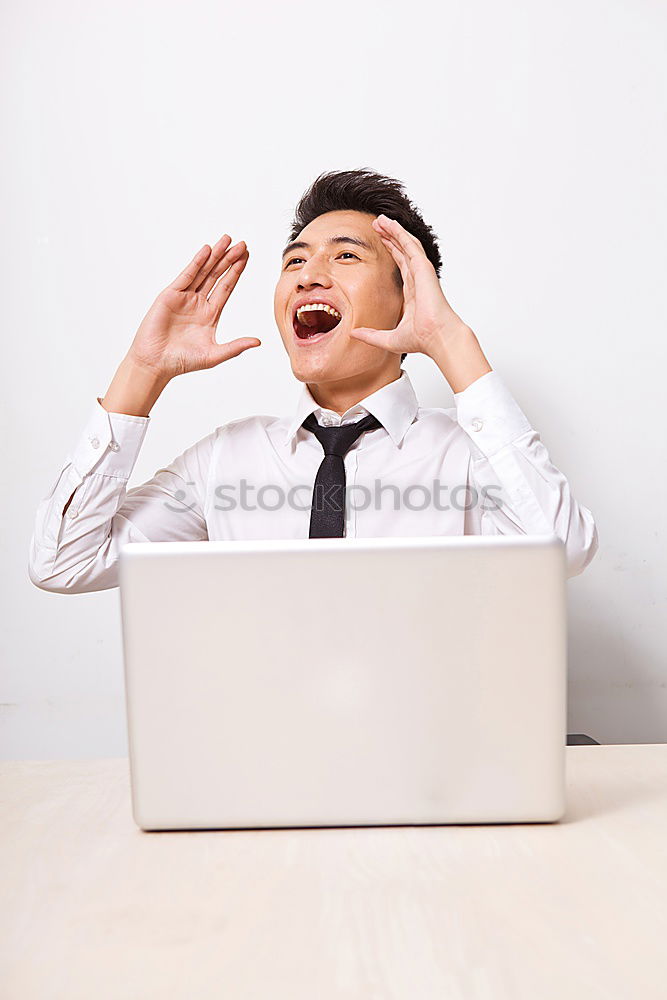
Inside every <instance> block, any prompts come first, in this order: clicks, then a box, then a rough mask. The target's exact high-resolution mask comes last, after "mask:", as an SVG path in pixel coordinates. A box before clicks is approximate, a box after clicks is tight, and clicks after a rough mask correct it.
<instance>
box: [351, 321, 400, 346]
mask: <svg viewBox="0 0 667 1000" xmlns="http://www.w3.org/2000/svg"><path fill="white" fill-rule="evenodd" d="M392 333H393V330H373V329H371V328H370V327H367V326H357V327H355V328H354V329H353V330H350V336H351V337H354V338H355V339H356V340H363V342H364V343H365V344H370V345H371V347H381V348H382V349H383V350H385V351H391V350H393V348H392V347H390V346H389V344H388V342H387V338H388V337H389V336H390V334H392Z"/></svg>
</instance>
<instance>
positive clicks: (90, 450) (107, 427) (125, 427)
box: [69, 396, 151, 479]
mask: <svg viewBox="0 0 667 1000" xmlns="http://www.w3.org/2000/svg"><path fill="white" fill-rule="evenodd" d="M102 398H103V397H102V396H97V397H96V400H95V403H94V404H93V407H92V410H91V411H90V415H89V417H88V420H87V422H86V425H85V427H84V430H83V432H82V434H81V436H80V437H79V440H78V442H77V444H76V446H75V448H74V451H73V452H71V455H70V458H69V460H70V462H71V463H72V465H73V466H74V468H75V469H76V471H77V472H78V474H79V476H81V477H82V478H83V476H87V475H88V474H89V473H90V472H95V473H96V474H97V475H100V476H114V477H115V478H116V479H129V478H130V475H131V473H132V469H133V468H134V465H135V462H136V460H137V457H138V455H139V451H140V449H141V445H142V444H143V440H144V437H145V436H146V431H147V430H148V424H149V421H150V419H151V418H150V417H136V416H131V415H130V414H128V413H109V412H108V411H107V410H105V408H104V407H103V406H102V403H101V402H100V400H101V399H102Z"/></svg>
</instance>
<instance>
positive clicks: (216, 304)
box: [208, 247, 250, 319]
mask: <svg viewBox="0 0 667 1000" xmlns="http://www.w3.org/2000/svg"><path fill="white" fill-rule="evenodd" d="M249 256H250V251H249V250H248V248H247V247H246V249H245V250H244V251H243V253H242V255H241V256H240V257H239V258H238V260H235V261H234V263H233V264H232V265H231V267H230V268H229V269H228V270H227V272H226V273H225V274H224V275H223V277H222V278H220V280H219V281H218V283H217V285H216V286H215V288H214V289H213V291H212V292H211V294H210V295H209V297H208V301H209V302H210V303H211V305H212V306H213V308H214V309H215V312H216V316H217V318H218V319H219V318H220V313H221V312H222V310H223V309H224V307H225V303H226V302H227V299H228V298H229V296H230V295H231V294H232V292H233V290H234V288H235V286H236V282H237V281H238V280H239V278H240V276H241V272H242V271H243V268H244V267H245V266H246V264H247V262H248V257H249Z"/></svg>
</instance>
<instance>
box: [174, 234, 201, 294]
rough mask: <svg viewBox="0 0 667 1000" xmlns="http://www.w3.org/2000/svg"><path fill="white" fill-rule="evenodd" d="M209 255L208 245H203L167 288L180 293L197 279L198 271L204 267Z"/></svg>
mask: <svg viewBox="0 0 667 1000" xmlns="http://www.w3.org/2000/svg"><path fill="white" fill-rule="evenodd" d="M210 253H211V248H210V246H209V245H208V243H205V244H204V246H203V247H202V248H201V250H198V251H197V253H196V254H195V255H194V257H193V258H192V260H191V261H190V263H189V264H188V266H187V267H185V268H184V269H183V270H182V271H181V273H180V274H179V276H178V277H177V278H174V280H173V281H172V283H171V284H170V285H168V286H167V287H168V288H173V289H174V290H175V291H177V292H182V291H184V289H186V288H187V287H188V286H189V285H190V284H191V282H192V281H194V279H195V278H196V277H197V275H198V274H199V271H200V270H201V268H202V267H203V266H204V264H205V263H206V261H207V260H208V257H209V255H210Z"/></svg>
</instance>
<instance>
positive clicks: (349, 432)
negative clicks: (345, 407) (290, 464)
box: [302, 413, 382, 458]
mask: <svg viewBox="0 0 667 1000" xmlns="http://www.w3.org/2000/svg"><path fill="white" fill-rule="evenodd" d="M302 427H305V428H306V430H308V431H312V432H313V434H314V435H315V437H316V438H317V440H318V441H319V442H320V444H321V445H322V447H323V448H324V454H325V455H338V457H339V458H343V457H344V455H345V454H346V453H347V452H348V451H349V450H350V448H351V447H352V445H353V444H354V442H355V441H356V440H357V438H358V437H359V436H360V435H361V434H363V433H364V431H370V430H374V428H376V427H382V424H381V423H380V421H379V420H378V419H377V417H374V416H373V414H372V413H369V414H368V416H367V417H364V418H363V420H357V421H356V423H352V424H341V425H340V427H322V426H320V424H318V422H317V420H316V419H315V415H314V414H313V413H311V414H310V416H308V417H306V419H305V420H304V422H303V424H302Z"/></svg>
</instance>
